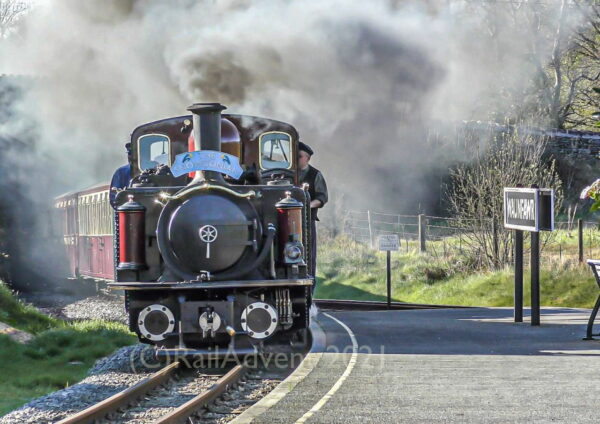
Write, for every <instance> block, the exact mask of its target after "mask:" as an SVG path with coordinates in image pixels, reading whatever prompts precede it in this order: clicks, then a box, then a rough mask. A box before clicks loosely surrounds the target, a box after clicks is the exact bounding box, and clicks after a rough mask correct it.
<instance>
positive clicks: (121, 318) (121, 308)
mask: <svg viewBox="0 0 600 424" xmlns="http://www.w3.org/2000/svg"><path fill="white" fill-rule="evenodd" d="M62 313H63V314H64V315H65V317H67V318H68V319H72V320H89V319H101V320H104V321H117V322H122V323H124V324H127V314H126V313H125V301H124V300H123V299H122V298H117V297H108V296H102V295H99V296H91V297H87V298H85V299H81V300H78V301H76V302H73V303H70V304H68V305H66V306H65V307H64V308H63V309H62Z"/></svg>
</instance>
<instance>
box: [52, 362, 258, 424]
mask: <svg viewBox="0 0 600 424" xmlns="http://www.w3.org/2000/svg"><path fill="white" fill-rule="evenodd" d="M184 368H185V367H184V366H183V365H182V364H181V362H173V363H172V364H169V365H167V366H165V367H164V368H162V369H161V370H159V371H157V372H155V373H154V374H152V375H150V376H149V377H147V378H145V379H144V380H142V381H140V382H139V383H137V384H135V385H133V386H131V387H129V388H127V389H125V390H123V391H121V392H119V393H117V394H115V395H113V396H111V397H109V398H107V399H105V400H103V401H101V402H98V403H96V404H95V405H92V406H91V407H89V408H87V409H84V410H83V411H80V412H78V413H76V414H74V415H71V416H69V417H67V418H65V419H63V420H61V421H59V423H58V424H83V423H91V422H102V421H105V420H107V421H109V422H111V423H114V422H119V423H121V422H122V423H125V422H154V423H160V424H174V423H181V422H186V421H187V420H188V418H189V417H190V416H192V415H193V414H195V413H196V412H197V411H198V410H199V409H201V408H203V407H206V406H208V405H209V404H210V403H211V402H213V401H215V400H216V399H217V398H219V397H220V396H222V395H223V394H224V393H225V392H226V391H227V390H228V389H229V388H231V387H233V386H234V385H236V384H237V383H238V382H239V381H240V379H241V378H242V377H243V376H244V374H245V373H246V371H247V369H246V368H245V367H243V366H242V365H236V366H234V367H233V368H232V369H231V370H229V371H228V372H227V373H226V374H224V375H222V376H220V377H217V376H215V377H214V378H213V379H208V380H207V379H206V378H204V379H203V380H202V382H200V383H199V382H197V381H196V380H197V379H198V376H197V375H195V374H194V373H195V372H197V370H193V371H192V370H186V369H184ZM204 377H206V376H204ZM215 380H216V381H215ZM202 385H204V386H206V387H205V388H204V390H202V391H201V392H200V393H190V392H193V391H194V389H195V388H197V387H199V386H202ZM174 391H178V392H180V394H181V393H182V394H183V395H184V396H183V398H184V399H185V398H189V399H188V400H187V401H185V402H183V403H181V402H178V404H174V405H170V404H169V401H170V398H171V397H170V396H169V392H174ZM186 395H187V396H186ZM142 398H143V399H142ZM140 399H141V400H140ZM178 399H179V400H181V399H182V396H179V397H178ZM148 410H152V411H151V412H148ZM165 411H166V412H165Z"/></svg>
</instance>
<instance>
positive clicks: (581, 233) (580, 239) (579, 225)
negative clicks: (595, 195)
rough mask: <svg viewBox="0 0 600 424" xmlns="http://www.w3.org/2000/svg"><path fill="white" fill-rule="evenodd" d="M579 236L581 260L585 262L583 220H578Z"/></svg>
mask: <svg viewBox="0 0 600 424" xmlns="http://www.w3.org/2000/svg"><path fill="white" fill-rule="evenodd" d="M577 237H578V239H579V262H580V263H583V220H582V219H581V218H579V219H578V220H577Z"/></svg>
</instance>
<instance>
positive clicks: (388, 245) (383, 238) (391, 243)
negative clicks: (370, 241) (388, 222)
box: [379, 234, 400, 252]
mask: <svg viewBox="0 0 600 424" xmlns="http://www.w3.org/2000/svg"><path fill="white" fill-rule="evenodd" d="M399 249H400V239H399V238H398V234H382V235H380V236H379V250H381V251H384V252H387V251H395V250H399Z"/></svg>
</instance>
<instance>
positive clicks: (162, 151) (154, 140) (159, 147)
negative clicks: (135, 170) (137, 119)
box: [138, 134, 171, 170]
mask: <svg viewBox="0 0 600 424" xmlns="http://www.w3.org/2000/svg"><path fill="white" fill-rule="evenodd" d="M138 152H139V154H138V164H139V167H140V169H141V170H145V169H152V168H156V167H157V166H158V165H159V164H163V165H169V166H170V165H171V148H170V140H169V137H167V136H166V135H162V134H146V135H143V136H141V137H140V138H138Z"/></svg>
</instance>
